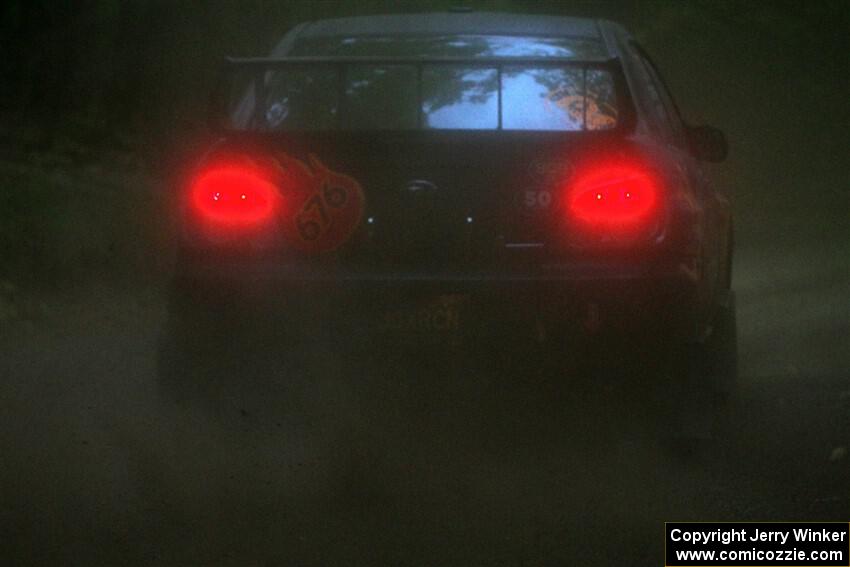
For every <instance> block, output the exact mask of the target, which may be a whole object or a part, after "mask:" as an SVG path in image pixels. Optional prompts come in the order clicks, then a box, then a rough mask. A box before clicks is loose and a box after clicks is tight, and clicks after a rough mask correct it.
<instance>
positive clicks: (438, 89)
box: [161, 12, 736, 400]
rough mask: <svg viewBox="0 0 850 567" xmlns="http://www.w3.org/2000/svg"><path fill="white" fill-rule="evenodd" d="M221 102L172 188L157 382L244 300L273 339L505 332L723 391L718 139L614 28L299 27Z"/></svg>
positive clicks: (479, 20)
mask: <svg viewBox="0 0 850 567" xmlns="http://www.w3.org/2000/svg"><path fill="white" fill-rule="evenodd" d="M216 93H217V95H216V96H214V97H213V103H212V105H211V108H212V110H211V116H212V123H213V124H214V130H215V132H216V134H217V137H218V139H217V141H216V142H215V143H213V144H212V145H211V147H209V148H208V150H207V151H206V152H205V154H204V156H203V158H202V159H200V160H199V161H198V163H195V164H193V165H192V167H191V168H189V170H188V172H187V174H186V178H185V181H184V182H183V183H182V184H181V185H180V187H179V188H178V197H179V202H180V219H181V222H180V231H179V245H178V249H179V252H178V262H177V267H176V275H175V279H174V284H173V289H172V304H171V307H172V309H171V318H172V322H171V327H170V330H169V333H170V335H169V338H168V340H167V341H165V344H166V351H167V352H166V355H164V356H163V358H162V360H161V370H162V371H163V372H162V373H163V376H165V377H166V378H164V380H165V382H167V383H168V384H170V385H171V387H173V386H174V385H175V384H185V382H187V381H191V380H192V378H190V377H189V376H190V375H191V373H190V372H188V368H189V366H188V364H189V363H188V362H187V358H186V357H182V358H181V356H180V353H185V351H187V350H191V349H189V348H188V347H189V346H190V345H191V344H193V342H198V341H200V338H199V337H201V336H205V337H207V338H209V337H210V336H216V335H217V336H218V337H219V338H220V339H221V340H222V342H224V343H226V342H228V341H229V340H230V338H231V335H230V334H229V333H232V330H228V329H227V326H226V325H225V320H226V319H227V317H226V316H225V314H226V313H228V312H231V311H233V310H236V311H241V310H246V309H248V306H249V305H256V301H257V299H258V298H259V299H261V300H262V301H263V302H266V301H271V300H273V301H274V302H275V303H276V304H277V305H276V309H277V310H278V311H277V313H278V314H279V315H278V316H277V317H276V318H275V319H274V320H275V321H276V322H277V324H279V325H280V327H281V328H283V327H286V328H287V329H289V331H288V333H289V334H287V335H286V336H287V337H289V338H288V339H286V340H293V341H294V340H295V339H297V338H298V337H301V338H306V339H307V340H311V337H315V336H316V335H315V333H318V332H322V329H325V330H327V329H331V330H332V331H336V332H337V334H338V335H339V336H342V337H347V338H349V339H351V340H354V339H356V338H362V337H365V336H370V337H371V336H374V335H379V334H380V333H381V332H385V333H389V334H390V335H394V336H400V335H405V334H411V335H412V336H416V337H418V338H417V340H419V339H420V338H421V339H422V340H425V339H424V338H423V337H425V336H434V335H437V336H446V335H450V336H451V341H449V342H452V341H457V340H460V341H463V340H468V339H470V338H474V337H482V336H487V334H488V333H490V334H492V335H494V336H495V335H497V334H499V333H502V335H504V333H503V331H506V330H507V331H509V332H510V333H513V334H514V335H517V336H524V337H525V336H527V337H529V339H530V340H531V341H532V342H534V341H536V342H538V343H540V344H544V345H546V348H548V349H550V350H551V351H564V350H568V349H572V348H578V347H577V346H576V345H579V344H593V343H594V342H595V344H596V345H597V347H598V348H597V350H596V351H595V352H596V353H597V354H596V357H597V359H599V360H600V361H601V362H604V361H605V360H606V359H612V360H613V359H622V358H623V357H624V356H626V355H625V354H624V353H625V352H629V353H638V352H639V353H642V356H641V358H642V359H644V360H645V359H646V358H650V359H651V358H658V359H660V358H662V357H663V358H665V360H670V361H673V363H672V364H673V366H672V368H673V371H672V372H668V378H669V377H670V376H672V381H673V382H675V383H676V384H678V386H677V387H675V388H673V387H671V391H673V390H676V391H680V392H685V393H689V394H694V393H695V392H699V393H700V396H701V397H700V399H704V400H708V399H715V398H717V397H720V396H722V395H725V394H728V392H729V390H730V388H731V387H732V384H733V383H734V378H735V373H736V338H735V303H734V295H733V292H732V289H731V266H732V247H733V241H732V233H733V231H732V214H731V210H730V204H729V202H728V200H727V198H726V197H724V195H723V193H721V192H720V191H718V189H717V188H716V187H714V186H713V185H712V184H711V183H710V180H709V178H708V176H707V175H706V171H705V164H706V163H707V162H719V161H722V160H723V159H724V158H725V155H726V152H727V147H726V141H725V138H724V135H723V134H722V133H721V132H720V131H719V130H717V129H714V128H712V127H708V126H692V125H689V124H688V123H686V122H685V121H684V120H683V119H682V117H681V116H680V113H679V110H678V108H677V106H676V104H675V102H674V100H673V98H672V96H671V94H670V92H669V90H668V88H667V87H666V85H665V84H664V81H663V80H662V78H661V76H660V74H659V72H658V70H657V68H656V66H655V65H654V64H653V62H652V60H651V59H650V57H649V56H648V55H647V53H646V52H645V51H644V49H643V48H642V47H641V46H640V45H639V44H638V43H637V42H636V41H635V39H634V38H633V37H632V36H631V35H630V34H629V33H628V32H627V31H626V30H625V29H624V28H623V27H621V26H620V25H618V24H616V23H613V22H610V21H604V20H594V19H578V18H567V17H550V16H519V15H516V14H497V13H476V12H471V13H431V14H418V15H385V16H367V17H354V18H345V19H333V20H322V21H314V22H309V23H304V24H301V25H299V26H297V27H295V28H294V29H293V30H291V31H290V32H289V33H288V34H286V35H285V36H284V37H283V39H282V41H280V43H279V44H278V45H277V47H276V48H275V49H274V50H273V51H272V52H271V54H270V55H269V56H267V57H258V58H230V59H228V60H227V62H226V65H225V72H224V74H223V80H222V83H221V85H220V88H218V89H217V90H216ZM266 309H267V308H266V307H263V308H261V311H264V310H266ZM494 329H499V332H498V333H496V332H495V331H494ZM282 336H283V335H282ZM514 339H516V337H514ZM514 339H511V340H514ZM282 340H283V339H282ZM485 342H486V341H485ZM519 342H521V341H519V340H518V339H517V344H518V343H519ZM292 344H295V343H294V342H293V343H292ZM455 344H456V342H455ZM625 344H628V345H632V346H634V345H638V347H637V348H632V349H631V350H628V351H626V350H624V349H621V348H620V347H619V345H625ZM599 345H601V348H599ZM293 348H294V347H293ZM648 352H649V353H653V354H652V356H649V357H647V356H645V354H646V353H648ZM667 355H670V356H667Z"/></svg>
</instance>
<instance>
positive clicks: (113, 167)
mask: <svg viewBox="0 0 850 567" xmlns="http://www.w3.org/2000/svg"><path fill="white" fill-rule="evenodd" d="M453 4H456V2H447V1H439V0H433V1H430V2H393V1H389V0H361V1H359V2H337V1H320V0H314V1H309V0H307V1H288V2H287V1H282V0H242V1H236V0H208V1H190V0H123V1H119V0H9V1H7V2H5V3H3V6H2V8H0V14H2V19H0V37H2V56H0V71H2V77H3V79H2V81H0V109H2V110H0V150H1V151H2V154H0V157H2V161H0V247H2V249H3V255H2V258H0V277H5V278H7V280H9V281H11V282H13V283H14V282H18V283H20V282H25V281H38V282H42V283H43V282H45V281H63V280H65V279H67V278H69V277H70V278H80V279H86V278H87V277H88V276H89V275H92V274H95V273H108V274H115V273H126V272H127V271H128V270H129V271H130V272H132V273H135V272H137V271H139V270H140V269H141V270H142V271H143V272H144V273H156V272H157V271H158V270H160V269H161V268H164V267H165V266H167V261H165V260H163V258H165V257H167V249H168V247H167V242H168V223H167V222H166V221H165V220H164V219H167V212H166V211H167V210H168V208H167V200H163V199H161V197H162V196H163V195H166V194H167V192H166V191H163V189H165V188H167V186H168V184H167V183H166V182H165V181H166V180H167V179H168V176H169V174H170V173H171V172H173V171H174V168H175V167H177V166H178V165H179V164H180V163H181V162H182V161H184V160H185V159H186V156H187V155H189V154H190V152H191V149H192V148H193V147H196V145H197V144H198V143H201V141H202V140H203V137H204V135H205V126H204V110H205V109H204V107H205V103H206V100H207V96H208V92H209V90H210V87H211V83H212V80H213V78H214V76H215V71H216V68H217V65H218V62H219V61H220V60H221V58H222V57H223V56H224V55H226V54H235V55H249V54H262V53H265V52H267V51H268V49H269V48H270V47H271V46H272V45H274V44H275V43H276V42H277V40H278V39H279V38H280V37H281V36H282V35H283V34H284V33H285V31H286V30H287V29H289V28H290V27H292V26H293V25H294V24H296V23H298V22H301V21H304V20H309V19H314V18H326V17H333V16H345V15H352V14H370V13H379V12H387V11H390V12H398V11H423V10H435V9H445V8H447V7H449V6H451V5H453ZM468 5H469V6H472V7H474V8H477V9H486V10H507V11H522V12H535V13H554V14H558V13H563V14H574V15H588V16H601V17H608V18H613V19H617V20H619V21H621V22H623V23H624V24H626V25H627V26H628V27H630V28H631V29H632V30H633V31H634V32H635V34H636V35H637V36H638V37H639V39H640V40H641V41H642V42H643V43H644V44H645V46H646V47H647V48H648V50H649V51H650V52H651V53H653V54H654V56H655V59H656V61H657V63H658V64H659V66H660V67H661V69H662V71H663V72H665V73H666V75H667V78H668V81H669V83H670V84H671V87H672V89H673V91H674V94H675V95H677V97H678V99H679V103H680V105H681V106H682V108H683V111H684V113H685V115H686V116H687V117H688V118H689V119H690V120H691V121H693V122H706V123H711V124H713V125H716V126H719V127H721V128H724V129H725V130H726V131H727V133H728V135H729V138H730V141H731V146H732V153H731V159H730V162H729V164H728V166H725V167H722V168H718V173H719V175H721V176H722V177H724V181H725V182H726V187H727V188H728V190H729V192H730V193H732V194H733V196H734V198H735V199H736V200H737V201H738V208H739V211H740V215H741V216H742V217H743V221H744V222H739V227H740V230H741V231H742V232H743V233H744V235H745V236H744V241H745V242H746V237H747V235H750V234H752V235H759V234H761V235H763V236H766V235H767V234H768V233H769V232H770V231H776V230H778V229H777V225H776V222H775V218H776V217H775V215H774V214H773V213H772V212H771V211H773V210H786V211H796V213H795V215H796V216H794V217H793V218H790V219H789V220H788V222H790V223H791V224H792V225H793V224H794V222H796V221H795V220H794V219H798V220H800V222H803V220H802V219H805V222H806V223H812V222H813V221H814V222H816V221H815V220H814V219H813V218H812V217H813V216H814V217H818V216H822V215H824V214H829V211H833V212H834V210H835V206H834V205H836V204H837V205H838V206H839V207H843V206H846V205H847V194H848V173H847V171H848V168H847V163H846V162H847V149H848V148H850V143H848V141H850V140H848V134H847V127H846V126H847V124H850V111H848V105H847V102H846V96H847V93H848V92H850V89H848V86H850V85H848V76H850V65H848V61H850V58H848V56H847V53H848V34H847V30H848V29H850V3H848V2H844V1H841V0H836V1H831V2H830V1H819V2H799V1H790V2H785V1H783V2H769V3H768V2H743V1H740V2H733V1H700V0H694V1H691V2H670V1H655V2H646V1H642V2H637V1H628V0H621V1H610V2H590V1H575V2H559V1H523V0H489V1H483V0H482V1H476V2H469V3H468ZM825 194H829V195H830V196H829V197H827V200H828V201H829V202H830V203H832V205H828V206H826V207H823V206H821V205H819V202H821V200H819V198H818V196H823V195H825ZM803 213H805V214H803ZM786 228H787V227H786ZM773 235H774V236H777V237H781V236H782V235H781V234H780V233H775V234H773ZM151 268H153V270H151Z"/></svg>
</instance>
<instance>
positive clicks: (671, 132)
mask: <svg viewBox="0 0 850 567" xmlns="http://www.w3.org/2000/svg"><path fill="white" fill-rule="evenodd" d="M633 47H634V48H635V49H636V50H637V52H638V57H639V59H640V62H641V65H642V67H643V69H644V71H645V72H646V75H647V77H648V78H649V81H648V84H647V91H648V92H649V96H650V99H651V103H652V106H653V108H654V112H655V113H656V115H657V117H658V118H659V119H660V120H661V121H662V122H663V123H664V129H665V130H666V132H665V134H666V137H667V138H668V140H669V142H670V143H671V144H673V145H676V146H679V147H682V148H685V147H687V146H686V143H685V127H684V123H683V122H682V118H681V116H680V115H679V109H678V107H677V106H676V103H675V102H674V101H673V97H672V96H671V95H670V91H669V90H668V89H667V85H666V84H665V82H664V79H662V78H661V75H660V74H659V73H658V70H657V69H656V67H655V65H654V64H653V63H652V60H651V59H650V58H649V56H648V55H647V54H646V52H645V51H644V50H643V49H642V48H641V47H640V46H639V45H637V44H633Z"/></svg>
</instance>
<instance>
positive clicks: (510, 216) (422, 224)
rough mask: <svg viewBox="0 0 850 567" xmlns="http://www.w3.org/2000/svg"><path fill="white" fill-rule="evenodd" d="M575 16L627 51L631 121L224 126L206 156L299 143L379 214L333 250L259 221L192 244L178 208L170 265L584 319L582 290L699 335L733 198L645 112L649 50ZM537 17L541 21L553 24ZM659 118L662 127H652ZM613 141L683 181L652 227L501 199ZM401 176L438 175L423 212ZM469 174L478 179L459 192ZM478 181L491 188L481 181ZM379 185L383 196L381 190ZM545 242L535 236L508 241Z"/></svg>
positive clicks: (721, 292) (618, 54) (724, 249)
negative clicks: (506, 303) (217, 239)
mask: <svg viewBox="0 0 850 567" xmlns="http://www.w3.org/2000/svg"><path fill="white" fill-rule="evenodd" d="M458 16H460V17H461V18H463V17H465V16H467V15H465V14H464V15H454V14H453V15H452V17H451V19H450V20H445V22H444V23H447V24H448V25H449V27H452V26H454V27H457V26H458V24H457V21H458V20H457V19H456V18H457V17H458ZM476 17H478V15H476ZM357 20H358V22H356V23H357V24H358V25H361V26H362V25H365V23H364V21H363V19H357ZM485 20H486V18H485ZM555 20H559V19H558V18H554V19H553V21H548V22H547V26H548V27H549V28H551V27H552V26H553V25H554V26H557V22H556V21H555ZM346 21H347V20H341V21H340V22H337V23H336V24H334V25H330V24H305V25H302V26H299V27H297V28H295V29H294V30H293V31H292V32H290V33H289V34H287V36H285V37H284V39H283V40H282V42H281V44H280V45H279V46H278V47H277V48H276V49H275V52H274V53H275V54H277V55H279V56H282V55H285V54H286V53H287V51H288V50H289V49H291V47H292V45H293V44H294V42H295V41H297V37H298V36H299V34H307V33H311V34H317V33H325V32H328V33H329V30H332V31H334V32H335V33H339V34H345V33H347V31H346V29H345V25H344V23H345V22H346ZM390 21H392V19H391V20H390ZM402 21H403V22H404V23H403V25H401V29H399V30H397V31H398V32H399V33H403V32H404V31H405V30H406V29H408V28H407V26H410V25H411V24H410V21H411V20H410V19H409V18H408V19H406V20H396V22H402ZM570 22H572V23H575V21H573V20H570ZM582 22H584V23H583V24H582V25H581V26H580V27H581V29H582V30H584V33H585V34H587V35H589V36H593V30H596V33H598V37H600V38H601V40H602V41H604V43H605V45H606V47H607V49H608V51H609V52H610V54H611V56H612V57H614V58H617V59H618V60H619V61H620V62H621V63H622V69H623V73H624V75H625V79H626V81H627V83H628V85H629V89H630V91H631V94H632V96H633V98H634V104H635V106H636V107H637V112H636V115H635V118H636V120H635V121H634V123H633V124H630V125H629V129H628V130H629V131H627V132H625V133H622V132H614V133H611V132H600V133H598V134H595V133H582V134H581V136H582V137H581V138H580V142H577V141H576V140H578V139H577V138H573V137H571V136H570V135H569V134H554V135H548V134H540V133H515V132H511V133H504V132H490V133H472V132H436V133H433V134H432V133H426V132H413V133H384V134H380V135H379V134H376V133H347V134H344V135H343V134H342V133H336V134H333V135H327V134H325V135H299V136H294V135H289V136H287V135H282V134H277V135H275V134H266V135H260V136H252V135H250V134H248V135H232V134H231V135H229V136H227V137H226V138H225V139H224V140H222V141H221V142H220V143H219V144H218V146H217V148H216V149H215V151H213V152H211V154H210V155H211V156H213V155H216V154H217V153H219V152H224V153H227V152H231V151H234V150H237V151H248V152H255V151H262V150H263V149H264V148H268V147H273V148H274V149H275V150H276V151H278V150H285V151H288V152H290V153H292V154H293V155H296V156H303V155H305V154H306V153H307V152H310V153H316V154H318V155H321V156H323V157H325V156H326V157H327V159H328V161H329V163H330V164H331V167H333V168H335V169H337V170H340V171H343V172H345V173H346V174H348V175H351V176H353V177H355V178H358V179H360V180H361V182H362V183H363V184H364V187H366V191H367V194H368V195H369V198H368V199H367V203H368V206H369V208H368V209H367V212H366V216H367V217H370V218H372V219H373V221H374V222H373V223H369V224H364V225H362V226H361V227H360V230H358V232H357V233H356V234H355V236H354V238H353V239H352V241H351V242H349V243H348V244H347V245H346V246H344V247H343V248H341V249H340V250H339V251H338V252H335V253H332V254H328V255H325V256H323V257H321V258H306V259H305V258H303V257H299V256H298V255H297V254H293V253H292V251H287V250H286V247H285V244H284V243H281V242H280V241H279V239H278V240H276V239H275V238H274V237H273V236H272V237H269V236H268V235H263V236H262V237H259V238H256V239H255V240H253V241H252V242H235V243H227V244H226V245H224V246H218V247H217V248H210V247H209V246H208V245H201V246H199V244H202V243H200V242H199V241H198V240H197V238H196V236H195V235H194V234H192V230H191V220H189V222H187V223H186V225H185V226H186V230H184V245H183V247H182V248H183V253H182V255H181V259H182V261H181V266H180V273H181V274H182V275H186V276H190V277H203V278H222V277H224V278H230V279H241V280H243V281H246V280H251V281H252V282H254V283H253V284H252V285H265V284H259V283H258V282H273V283H274V285H275V286H279V287H280V286H282V288H283V289H290V290H300V291H298V293H300V292H301V291H303V290H304V289H305V288H310V289H312V290H314V291H315V289H319V288H322V289H332V290H334V291H335V292H337V293H340V292H341V296H342V297H345V296H346V294H347V292H348V291H350V290H353V289H358V290H364V289H365V290H367V292H368V291H371V292H373V293H374V292H377V293H378V300H380V294H381V293H382V291H381V290H384V289H395V288H401V289H413V290H417V291H420V290H427V291H428V292H434V293H439V292H450V293H455V292H470V291H471V292H476V293H480V294H483V295H491V296H493V297H499V298H504V293H505V291H507V292H509V294H510V295H511V296H512V297H514V298H516V301H518V302H519V301H524V300H521V299H519V298H526V299H527V298H529V297H530V298H532V299H531V300H529V301H528V302H527V304H526V305H529V306H531V305H532V304H534V305H537V307H538V308H537V315H539V314H540V313H543V314H546V315H549V316H555V317H563V314H564V312H567V311H568V312H569V313H570V314H571V317H572V318H573V319H575V318H576V317H574V316H572V315H573V314H579V315H577V316H579V317H580V314H581V313H584V311H585V308H586V306H587V305H588V304H590V303H593V304H594V305H602V309H603V310H606V309H607V310H608V311H609V312H610V313H611V314H612V317H610V318H611V319H616V318H621V319H624V318H626V317H625V315H624V310H625V311H630V312H631V313H632V315H634V318H636V319H638V320H640V321H641V322H642V323H643V324H650V325H654V324H656V323H658V322H660V321H664V325H663V326H666V327H668V328H669V329H672V330H673V332H674V333H675V335H676V336H677V337H679V338H681V339H684V340H687V341H690V340H699V339H700V337H702V336H704V335H705V333H706V329H708V328H709V326H710V323H711V318H712V314H713V312H714V310H715V308H716V306H717V305H719V304H722V303H723V302H724V301H726V297H727V295H728V291H729V282H730V277H729V274H730V270H731V232H732V229H731V210H730V206H729V203H728V201H727V200H726V199H725V198H724V197H723V196H722V195H721V194H720V193H718V192H717V191H716V190H715V189H714V188H713V187H712V186H711V184H710V182H709V180H708V178H707V176H706V174H705V172H704V171H703V166H702V163H701V162H700V160H698V159H697V158H696V157H695V156H694V154H693V153H692V152H691V151H690V148H689V145H688V142H687V139H686V134H685V129H684V125H681V126H680V127H679V128H678V129H677V128H675V125H674V127H668V126H667V125H665V124H659V123H657V122H656V123H653V118H654V117H653V115H652V113H651V112H647V108H648V107H649V106H650V105H651V104H652V102H651V100H650V93H649V91H648V90H649V87H650V86H651V85H654V87H655V88H656V89H664V88H665V87H664V86H663V85H662V84H656V83H654V82H652V81H653V79H652V78H650V77H649V75H647V73H646V71H645V70H642V68H641V65H642V64H644V65H645V63H643V60H642V59H641V58H642V57H645V55H643V54H642V53H641V50H640V49H639V47H638V46H637V45H636V44H635V43H634V40H633V39H632V38H631V37H630V36H629V34H628V33H627V32H626V31H625V30H624V29H623V28H622V27H620V26H619V25H617V24H613V23H610V22H605V21H597V22H594V23H593V25H589V24H587V22H588V21H584V20H582ZM517 25H521V24H517ZM355 27H356V26H355ZM437 27H439V26H437ZM491 27H492V26H491ZM532 27H533V26H532ZM459 29H460V28H459ZM462 29H464V30H465V31H468V32H475V31H477V30H476V29H468V28H462ZM488 29H489V28H488ZM386 31H388V32H392V31H393V30H386ZM545 31H546V33H552V32H551V29H547V30H545ZM525 32H526V33H527V32H528V29H525ZM650 64H651V63H650ZM664 110H665V111H666V112H668V113H670V114H673V115H676V116H678V110H677V109H676V108H675V106H674V105H672V104H669V103H668V104H665V105H664ZM665 128H666V129H667V130H668V135H666V136H659V135H658V132H659V131H663V130H664V129H665ZM567 148H568V149H567ZM616 153H631V154H636V155H643V156H647V157H648V158H649V159H650V160H651V161H652V162H653V163H654V164H655V165H656V166H657V167H658V168H659V169H660V170H661V174H662V176H663V178H664V179H665V182H666V184H667V185H668V186H678V187H679V188H681V189H683V191H681V192H679V194H680V195H683V198H680V199H677V200H675V202H671V203H668V208H667V210H666V211H665V213H666V222H665V223H664V224H663V226H661V227H660V228H659V232H657V233H656V234H653V235H652V236H653V238H652V239H649V240H647V241H644V242H640V243H638V244H636V245H635V246H634V247H631V248H628V249H626V250H606V249H604V247H603V248H599V247H595V246H588V247H583V248H582V247H580V248H576V247H575V246H570V245H569V244H567V240H566V239H564V238H562V237H561V236H560V235H559V233H558V227H557V219H555V218H553V215H552V211H549V214H548V215H538V214H526V215H523V214H518V213H517V212H516V210H515V209H510V208H508V209H507V210H506V208H505V207H506V204H507V203H510V202H511V199H510V198H506V197H505V195H506V194H507V193H506V192H509V191H510V190H511V188H512V187H515V186H516V185H518V184H519V185H528V184H529V183H533V184H536V186H537V187H541V186H546V184H551V183H553V181H552V180H551V179H545V180H544V179H534V175H533V173H532V174H529V173H528V172H529V170H530V169H533V167H534V166H533V163H534V161H535V160H537V161H539V162H542V163H544V164H547V163H550V162H557V161H558V160H562V159H563V156H565V155H566V156H569V157H568V159H567V161H568V162H569V163H570V164H575V163H580V162H581V161H582V160H583V159H585V158H586V157H587V159H590V158H591V157H592V156H594V155H609V154H616ZM393 155H395V159H393V157H392V156H393ZM545 168H546V165H544V168H543V169H545ZM482 175H483V176H484V179H482V177H481V176H482ZM412 180H421V181H425V182H428V183H430V184H432V185H433V186H434V187H435V188H436V189H435V190H433V191H431V193H432V195H431V198H430V199H429V207H431V209H429V211H427V214H426V212H425V211H424V209H422V207H421V206H419V205H417V206H413V205H412V204H411V203H412V201H411V200H409V199H408V200H407V201H405V189H406V188H407V187H409V184H410V182H411V181H412ZM555 183H556V182H555ZM475 185H477V186H478V187H479V190H478V191H472V190H469V188H470V186H475ZM482 186H483V187H486V188H487V189H488V190H489V194H488V192H487V191H483V192H482V190H481V187H482ZM377 187H380V188H381V189H380V190H381V191H383V192H384V196H383V197H380V198H377V197H376V193H375V191H376V188H377ZM494 187H496V188H497V189H496V190H493V188H494ZM482 196H483V197H482ZM553 210H554V209H553ZM469 219H472V222H468V220H469ZM404 223H409V224H408V225H405V224H404ZM488 223H489V225H488ZM414 225H415V226H414ZM386 226H396V227H397V226H406V228H405V230H406V232H404V233H403V234H401V235H400V234H398V232H397V231H396V232H395V233H393V234H382V232H381V231H382V230H384V227H386ZM407 229H409V230H407ZM488 230H489V232H488ZM482 235H483V237H482ZM476 238H478V239H479V240H480V241H476ZM540 243H542V244H543V246H540V247H538V246H534V247H510V246H508V245H511V244H521V245H537V244H540ZM493 290H496V291H495V293H492V292H493ZM293 294H295V291H293ZM293 296H295V295H293ZM498 301H502V299H499V300H498ZM498 301H497V302H498ZM559 303H567V304H570V306H569V309H564V310H560V309H556V308H553V307H552V306H554V305H557V304H559ZM541 305H542V307H541ZM671 313H672V315H671Z"/></svg>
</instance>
